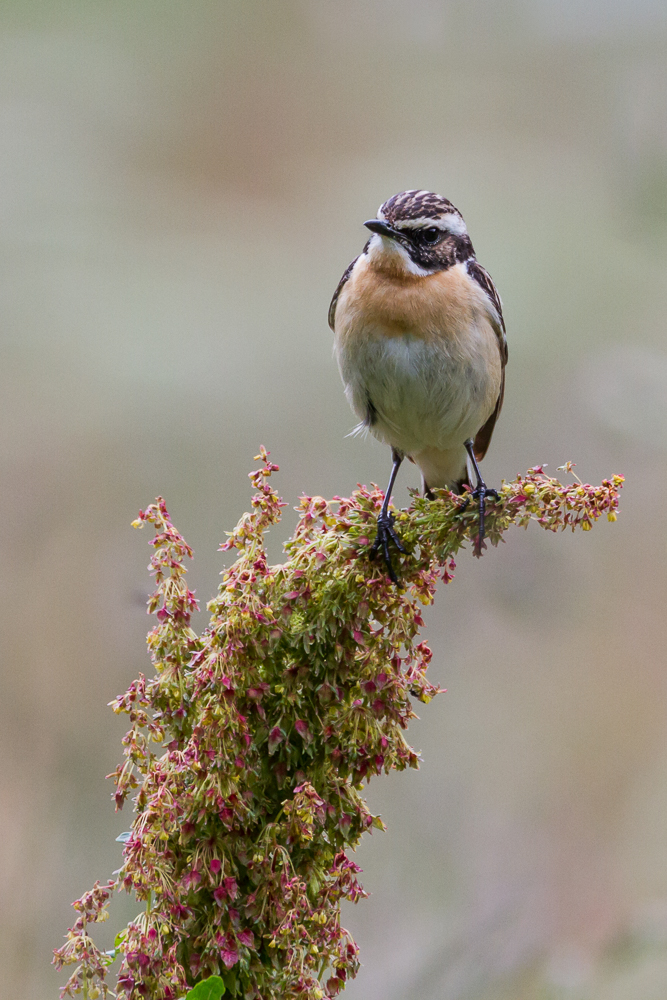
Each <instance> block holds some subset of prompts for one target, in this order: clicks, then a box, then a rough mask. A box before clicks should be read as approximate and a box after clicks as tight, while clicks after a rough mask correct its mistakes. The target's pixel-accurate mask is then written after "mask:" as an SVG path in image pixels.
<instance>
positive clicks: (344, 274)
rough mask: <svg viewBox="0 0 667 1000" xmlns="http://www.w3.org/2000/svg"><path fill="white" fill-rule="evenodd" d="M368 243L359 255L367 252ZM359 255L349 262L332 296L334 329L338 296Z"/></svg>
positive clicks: (331, 317) (332, 323)
mask: <svg viewBox="0 0 667 1000" xmlns="http://www.w3.org/2000/svg"><path fill="white" fill-rule="evenodd" d="M368 243H370V240H369V241H368ZM368 243H367V244H366V246H365V247H364V249H363V250H362V251H361V253H360V254H359V257H362V256H363V254H365V253H366V250H367V249H368ZM359 257H355V258H354V260H353V261H352V263H351V264H348V266H347V267H346V268H345V271H344V272H343V277H342V278H341V279H340V281H339V282H338V287H337V289H336V291H335V292H334V293H333V298H332V300H331V304H330V306H329V326H330V327H331V329H332V330H333V328H334V320H335V318H336V304H337V302H338V298H339V296H340V293H341V292H342V291H343V285H344V284H345V282H346V281H347V280H348V279H349V277H350V275H351V274H352V268H353V267H354V265H355V264H356V263H357V261H358V260H359Z"/></svg>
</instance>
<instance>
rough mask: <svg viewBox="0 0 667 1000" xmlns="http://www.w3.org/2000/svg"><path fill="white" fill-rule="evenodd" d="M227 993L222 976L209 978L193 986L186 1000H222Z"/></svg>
mask: <svg viewBox="0 0 667 1000" xmlns="http://www.w3.org/2000/svg"><path fill="white" fill-rule="evenodd" d="M224 992H225V984H224V983H223V981H222V979H221V978H220V976H209V978H208V979H202V981H201V982H200V983H197V985H196V986H193V987H192V989H191V990H190V992H189V993H188V994H187V995H186V997H185V1000H220V997H221V996H222V995H223V993H224Z"/></svg>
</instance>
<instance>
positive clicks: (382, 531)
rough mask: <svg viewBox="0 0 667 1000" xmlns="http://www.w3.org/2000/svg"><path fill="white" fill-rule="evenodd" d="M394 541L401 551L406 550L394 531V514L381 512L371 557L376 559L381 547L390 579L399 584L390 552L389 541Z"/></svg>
mask: <svg viewBox="0 0 667 1000" xmlns="http://www.w3.org/2000/svg"><path fill="white" fill-rule="evenodd" d="M390 541H391V542H393V543H394V545H395V546H396V548H397V549H398V551H399V552H405V547H404V545H403V543H402V542H401V540H400V538H399V537H398V535H397V534H396V532H395V531H394V515H393V514H389V513H386V514H385V513H380V514H379V515H378V530H377V535H376V536H375V541H374V542H373V544H372V545H371V552H370V555H371V559H374V558H375V556H376V555H377V554H378V552H379V551H380V549H381V550H382V555H383V557H384V562H385V566H386V567H387V573H388V574H389V579H390V580H391V582H392V583H395V584H397V585H398V577H397V576H396V572H395V570H394V567H393V566H392V563H391V556H390V554H389V542H390Z"/></svg>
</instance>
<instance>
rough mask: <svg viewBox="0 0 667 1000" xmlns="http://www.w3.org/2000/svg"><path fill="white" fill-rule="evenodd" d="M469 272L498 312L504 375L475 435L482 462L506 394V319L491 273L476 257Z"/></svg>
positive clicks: (494, 326) (468, 265) (479, 457)
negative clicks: (488, 411)
mask: <svg viewBox="0 0 667 1000" xmlns="http://www.w3.org/2000/svg"><path fill="white" fill-rule="evenodd" d="M467 269H468V274H469V275H470V277H471V278H472V279H473V281H476V282H477V284H478V285H479V286H480V288H482V289H484V291H485V292H486V294H487V296H488V297H489V300H490V301H491V304H492V305H493V308H494V310H495V312H496V314H497V317H498V320H497V322H495V323H493V329H494V330H495V334H496V337H497V340H498V350H499V351H500V363H501V365H502V377H501V381H500V392H499V393H498V399H497V401H496V405H495V409H494V411H493V413H492V414H491V416H490V417H489V419H488V420H487V421H486V423H485V424H484V426H483V427H480V429H479V430H478V431H477V434H476V436H475V444H474V448H475V458H476V459H477V460H478V461H480V462H481V460H482V459H483V458H484V456H485V455H486V452H487V449H488V447H489V444H490V443H491V435H492V434H493V428H494V427H495V426H496V420H497V419H498V417H499V415H500V411H501V409H502V405H503V397H504V395H505V365H506V364H507V356H508V350H507V337H506V334H505V320H504V319H503V305H502V302H501V301H500V295H498V290H497V288H496V286H495V285H494V283H493V281H492V279H491V275H490V274H489V272H488V271H487V270H485V268H483V267H482V265H481V264H479V263H478V262H477V261H476V260H475V258H474V257H471V258H470V259H469V260H468V264H467Z"/></svg>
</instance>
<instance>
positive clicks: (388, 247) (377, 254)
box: [366, 233, 431, 277]
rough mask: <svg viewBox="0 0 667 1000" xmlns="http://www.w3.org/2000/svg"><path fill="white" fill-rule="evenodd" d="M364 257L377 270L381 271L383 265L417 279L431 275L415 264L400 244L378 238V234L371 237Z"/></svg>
mask: <svg viewBox="0 0 667 1000" xmlns="http://www.w3.org/2000/svg"><path fill="white" fill-rule="evenodd" d="M366 256H367V257H368V259H369V261H370V263H371V264H375V265H376V266H377V267H378V268H379V269H382V267H383V265H384V266H386V267H388V268H396V269H397V270H401V271H404V272H405V273H406V274H414V275H418V276H419V277H425V276H426V275H427V274H431V271H427V270H426V269H425V268H423V267H420V266H419V264H415V262H414V261H413V260H412V258H411V257H410V254H409V253H408V251H407V250H406V249H405V247H402V246H401V244H400V243H398V242H397V241H396V240H394V239H391V237H389V236H380V234H379V233H373V235H372V236H371V239H370V242H369V244H368V250H367V251H366Z"/></svg>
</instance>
